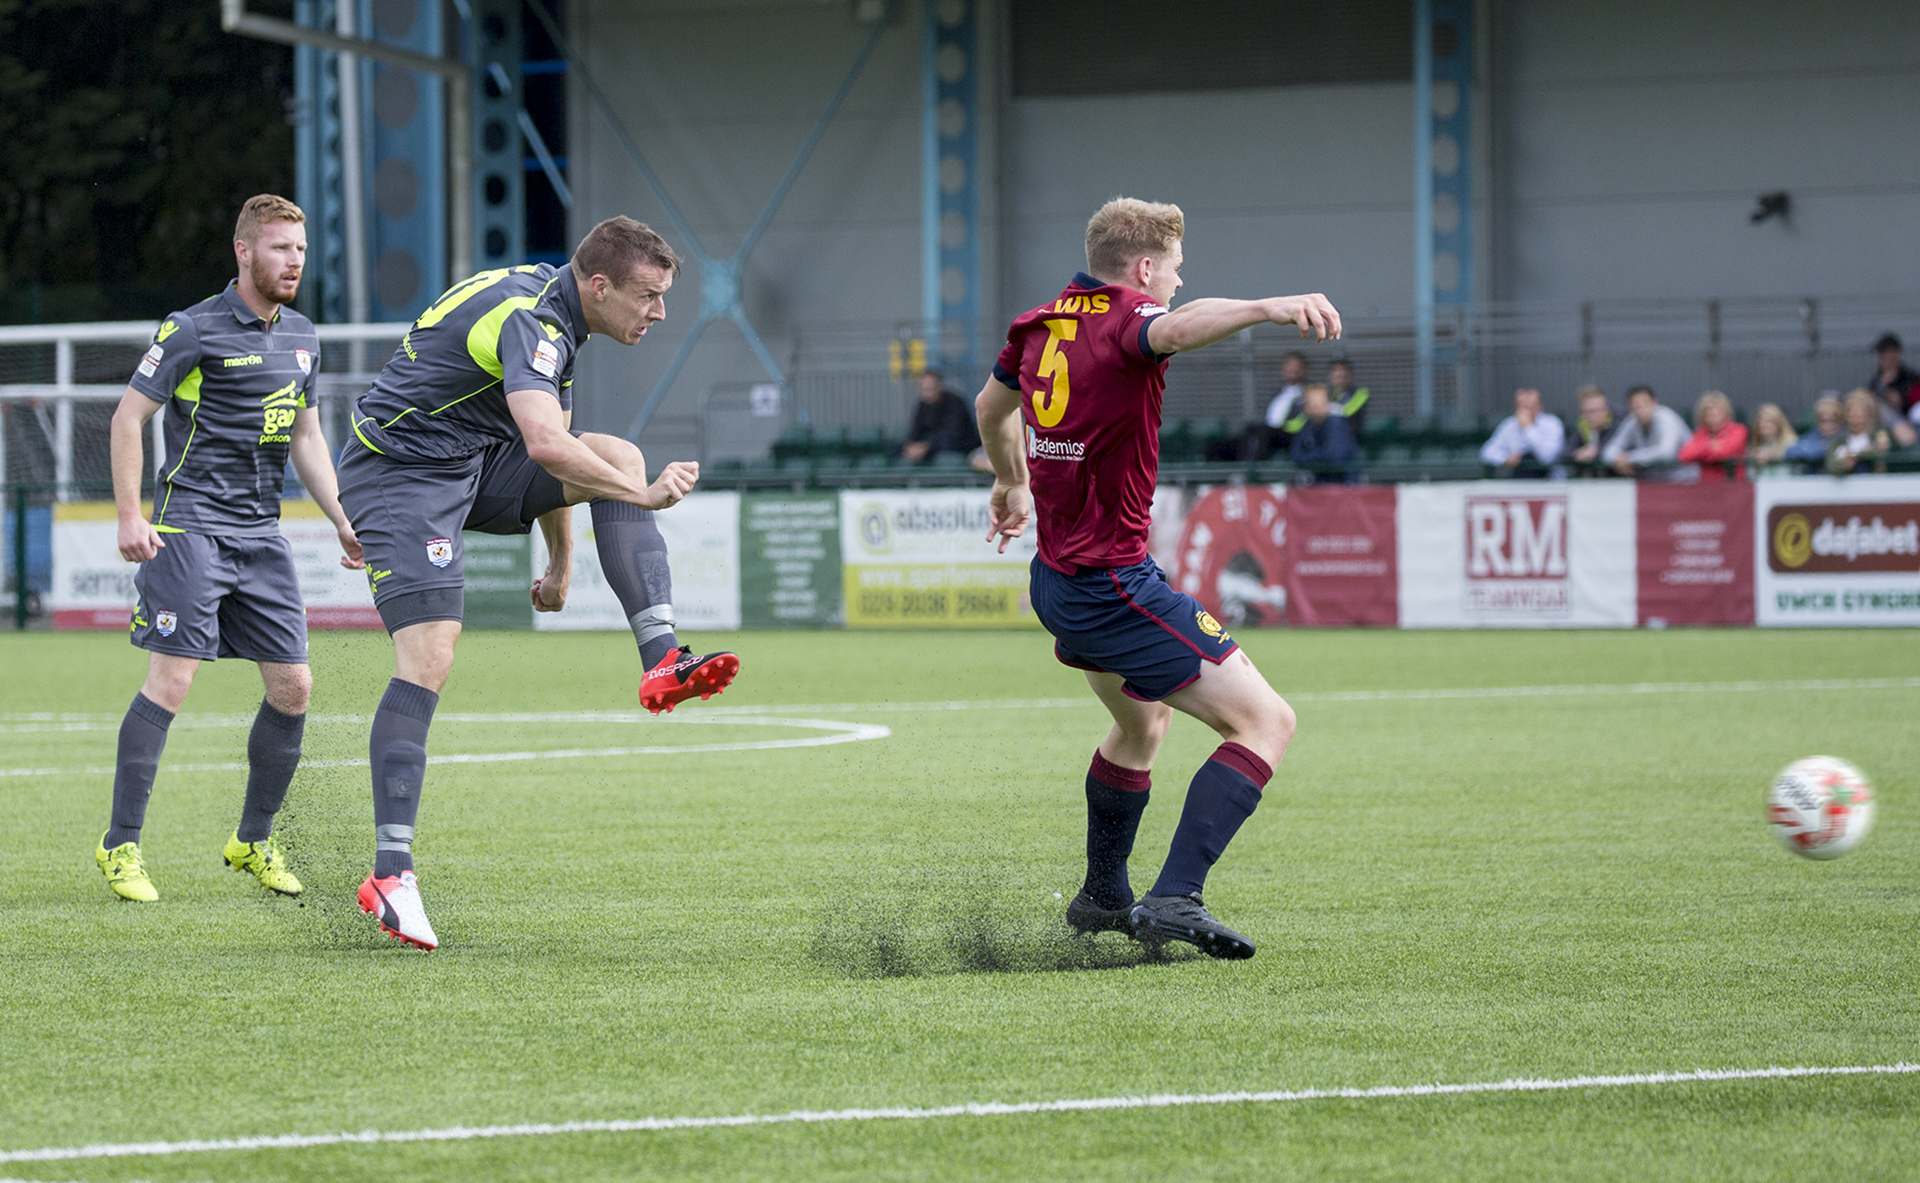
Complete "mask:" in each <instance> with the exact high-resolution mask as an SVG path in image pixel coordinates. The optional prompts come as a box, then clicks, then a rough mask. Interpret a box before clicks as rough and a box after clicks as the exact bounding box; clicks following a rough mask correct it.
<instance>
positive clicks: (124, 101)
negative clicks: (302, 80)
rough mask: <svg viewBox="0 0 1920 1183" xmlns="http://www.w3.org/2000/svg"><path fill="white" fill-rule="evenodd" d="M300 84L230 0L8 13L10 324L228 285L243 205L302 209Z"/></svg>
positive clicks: (117, 1)
mask: <svg viewBox="0 0 1920 1183" xmlns="http://www.w3.org/2000/svg"><path fill="white" fill-rule="evenodd" d="M292 81H293V55H292V51H291V49H289V48H288V47H286V46H283V45H274V44H269V43H267V42H262V41H257V40H253V39H250V38H245V37H238V36H235V35H233V34H230V33H226V32H224V31H222V30H221V28H220V13H219V5H218V4H217V3H216V0H0V177H3V178H4V181H0V293H4V296H3V297H0V319H9V320H23V319H45V320H57V319H58V320H64V319H74V318H80V319H94V318H110V319H120V318H127V317H144V316H157V315H159V314H161V313H164V312H166V311H167V310H168V309H169V308H171V307H175V306H177V305H178V304H179V303H181V302H184V298H185V297H187V296H191V298H193V299H198V298H200V297H201V296H205V295H207V294H210V293H211V292H213V291H216V290H218V289H219V288H220V287H221V286H222V285H223V284H225V282H226V281H227V279H228V278H229V277H231V276H232V274H233V248H232V246H231V242H232V231H233V220H234V217H235V215H236V213H237V212H238V210H239V207H240V205H241V203H242V202H244V201H245V200H246V199H247V198H248V197H250V196H252V195H253V194H255V193H262V192H276V193H282V194H285V195H287V196H292V190H293V185H294V176H293V169H294V164H293V129H292V127H291V126H289V124H288V118H287V113H288V105H289V100H290V98H291V95H292V89H293V86H292ZM32 305H37V306H38V307H30V306H32ZM35 313H38V315H35Z"/></svg>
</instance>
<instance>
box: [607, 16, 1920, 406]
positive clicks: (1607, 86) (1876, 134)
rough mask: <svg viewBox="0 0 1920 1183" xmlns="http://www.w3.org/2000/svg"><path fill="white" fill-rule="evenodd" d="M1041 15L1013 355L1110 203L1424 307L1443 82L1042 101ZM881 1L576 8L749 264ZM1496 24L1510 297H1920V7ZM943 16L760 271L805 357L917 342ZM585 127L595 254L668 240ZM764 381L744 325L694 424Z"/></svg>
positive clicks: (1487, 89) (664, 353) (1000, 68)
mask: <svg viewBox="0 0 1920 1183" xmlns="http://www.w3.org/2000/svg"><path fill="white" fill-rule="evenodd" d="M1015 2H1017V0H987V2H985V3H984V4H983V5H982V7H981V22H982V23H981V38H980V40H981V46H982V54H981V57H982V60H981V62H980V70H981V75H980V77H981V96H982V101H981V112H980V120H981V127H980V130H981V148H980V157H981V194H982V217H981V230H982V238H983V243H984V248H985V249H984V251H983V273H982V276H981V280H982V289H983V306H984V307H985V308H986V309H987V310H988V312H987V316H986V319H987V321H988V322H990V325H989V330H988V336H989V337H991V336H992V335H993V332H994V329H993V328H992V324H993V323H994V322H997V323H1004V322H1005V320H1006V319H1007V318H1008V317H1009V316H1010V315H1011V314H1012V313H1013V312H1015V311H1017V310H1018V309H1020V308H1022V307H1025V306H1028V305H1030V304H1032V303H1034V302H1037V301H1038V300H1040V299H1042V298H1044V297H1047V296H1050V295H1051V294H1052V293H1053V292H1054V291H1056V290H1057V289H1058V286H1059V284H1060V283H1061V282H1062V280H1063V278H1064V277H1065V275H1067V274H1069V273H1070V272H1071V271H1072V269H1073V268H1074V267H1075V266H1077V265H1078V263H1079V238H1080V232H1081V228H1082V226H1083V225H1084V219H1085V217H1086V216H1087V214H1088V212H1090V211H1091V209H1092V208H1093V207H1094V206H1095V205H1096V204H1098V202H1100V201H1101V200H1103V199H1104V198H1106V197H1108V196H1111V195H1113V194H1115V193H1120V192H1125V193H1132V194H1137V195H1141V196H1147V197H1152V198H1158V199H1163V200H1171V201H1176V202H1179V203H1180V204H1181V205H1182V206H1184V207H1185V208H1186V209H1187V210H1188V211H1189V213H1190V215H1191V229H1190V231H1189V238H1188V243H1187V257H1188V259H1189V264H1188V267H1187V270H1186V278H1187V289H1186V291H1187V293H1188V294H1200V293H1220V294H1238V295H1252V294H1259V293H1265V292H1269V291H1272V290H1274V289H1276V288H1279V289H1288V290H1294V289H1308V288H1317V289H1320V290H1324V291H1326V292H1328V293H1329V294H1331V295H1333V296H1335V297H1336V299H1337V300H1338V301H1340V302H1341V303H1343V304H1344V305H1346V306H1348V307H1351V308H1355V309H1359V310H1365V309H1367V308H1375V309H1380V310H1389V311H1390V310H1394V309H1402V310H1404V309H1405V308H1407V307H1409V306H1410V305H1411V303H1412V291H1411V289H1412V285H1413V273H1414V272H1413V233H1412V227H1411V224H1410V223H1411V218H1412V209H1413V202H1412V133H1411V123H1412V113H1411V111H1412V91H1411V83H1410V82H1409V81H1392V80H1380V79H1378V78H1374V79H1371V80H1361V81H1347V82H1342V81H1339V80H1338V79H1337V78H1334V79H1331V80H1330V79H1329V78H1327V77H1325V76H1321V77H1317V78H1316V79H1315V80H1314V81H1312V82H1310V83H1309V84H1303V85H1290V86H1289V85H1281V86H1254V87H1245V86H1239V87H1236V88H1234V89H1216V90H1207V89H1184V88H1183V89H1178V90H1172V91H1165V92H1162V91H1152V92H1139V93H1131V94H1081V95H1073V94H1028V95H1024V96H1016V95H1015V94H1014V86H1013V78H1012V74H1013V68H1012V66H1013V63H1014V61H1015V55H1013V54H1012V53H1011V52H1010V51H1009V46H1008V39H1009V30H1010V28H1011V27H1012V26H1013V25H1015V24H1016V23H1018V22H1017V21H1016V20H1015V19H1014V18H1015V16H1016V14H1015V13H1014V12H1013V10H1012V4H1013V3H1015ZM858 7H860V6H859V5H856V4H854V3H852V2H851V0H574V2H573V3H572V4H571V6H570V8H569V22H570V28H571V30H572V32H573V35H574V36H575V38H576V40H577V43H578V44H579V45H580V46H581V47H582V48H583V49H584V52H585V54H586V58H587V62H588V64H589V65H590V67H591V68H592V70H593V71H594V73H595V75H596V76H597V77H598V79H599V80H600V82H601V84H602V86H603V87H604V88H605V89H606V91H607V92H608V94H609V95H610V97H611V98H612V100H613V102H614V105H615V107H616V109H617V110H618V111H619V113H620V116H621V118H622V119H623V120H625V121H626V123H627V126H628V128H629V129H630V130H631V131H632V133H633V135H634V137H635V139H636V141H637V142H638V143H639V144H640V145H641V147H642V148H643V150H644V151H645V152H646V153H647V154H648V156H649V158H650V160H651V163H652V164H653V166H654V167H655V169H656V170H657V171H658V173H659V175H660V176H661V178H662V180H663V182H664V184H665V186H666V188H667V189H668V190H669V191H670V192H671V193H672V194H673V196H674V198H675V200H676V201H677V202H678V203H679V204H680V205H681V207H682V209H683V210H684V211H685V212H686V215H687V217H688V219H689V220H690V221H691V223H692V225H693V229H694V231H695V232H696V233H697V235H698V236H699V237H700V238H701V240H702V241H703V243H704V245H705V246H706V248H707V249H708V250H709V251H711V252H713V253H715V254H720V255H726V254H730V253H731V252H732V250H733V248H734V246H735V244H736V243H737V242H738V241H739V240H740V238H741V236H742V234H743V233H744V232H745V231H746V229H747V227H748V226H749V224H750V223H751V222H752V220H753V218H754V216H755V215H756V214H757V213H758V211H759V209H760V206H761V203H762V202H763V201H764V199H765V198H766V196H767V194H768V192H769V191H770V190H771V189H772V188H773V186H774V184H775V183H776V181H777V180H778V178H779V176H780V174H781V173H782V172H783V171H784V170H785V168H786V167H787V165H788V163H789V161H790V160H791V158H792V155H793V152H794V150H795V149H797V147H798V146H799V144H800V142H801V141H802V139H803V138H804V137H805V135H806V133H807V131H808V129H809V128H810V127H811V125H812V123H813V121H814V119H815V118H816V117H817V115H818V114H819V112H820V110H821V108H822V106H823V105H824V103H825V101H826V99H827V97H828V96H829V95H830V94H831V93H832V91H833V89H834V88H835V86H836V85H838V83H839V81H840V79H841V78H842V77H843V76H844V74H845V72H846V69H847V67H848V65H849V64H850V63H851V61H852V60H853V57H854V55H855V54H856V53H857V52H858V50H859V48H860V46H861V45H862V44H863V43H864V41H865V39H866V36H867V34H868V33H869V31H870V28H871V26H869V25H865V24H862V23H860V22H859V21H858V20H857V19H856V17H855V10H856V9H857V8H858ZM1216 7H1219V8H1225V7H1231V6H1226V5H1222V6H1212V5H1208V6H1201V5H1194V6H1167V7H1166V8H1165V10H1166V11H1168V12H1169V13H1171V12H1173V11H1175V10H1178V11H1180V12H1181V13H1183V14H1184V16H1185V17H1186V18H1187V19H1189V20H1192V19H1198V14H1200V13H1202V12H1205V11H1207V10H1209V9H1214V8H1216ZM1409 7H1410V3H1409ZM1478 14H1479V19H1478V21H1477V24H1478V26H1479V32H1478V38H1477V44H1478V50H1479V53H1478V58H1479V62H1480V74H1481V83H1480V85H1479V87H1478V89H1477V91H1476V96H1475V97H1476V99H1477V100H1478V104H1479V106H1478V109H1479V111H1480V112H1481V113H1482V126H1481V127H1480V129H1478V130H1477V131H1476V144H1475V154H1474V159H1473V162H1472V163H1473V166H1474V167H1475V169H1476V177H1477V178H1479V179H1483V180H1484V181H1485V183H1484V184H1477V185H1476V190H1477V192H1479V193H1481V194H1483V195H1485V198H1486V199H1485V200H1484V201H1481V202H1479V203H1478V207H1477V208H1476V209H1475V210H1474V216H1475V218H1476V223H1475V225H1476V229H1477V233H1476V242H1477V244H1478V251H1479V257H1478V258H1477V259H1476V263H1477V264H1478V267H1477V270H1478V272H1479V275H1480V276H1481V280H1480V284H1481V288H1480V292H1479V296H1480V298H1482V299H1487V300H1497V301H1513V302H1521V303H1541V304H1558V303H1571V302H1575V301H1579V300H1584V299H1589V298H1601V299H1608V298H1617V299H1632V298H1646V299H1656V300H1657V299H1676V300H1695V299H1700V300H1704V299H1706V298H1711V297H1720V298H1726V299H1739V298H1742V297H1749V296H1793V297H1799V296H1814V297H1826V296H1843V295H1879V294H1888V293H1907V294H1911V293H1913V292H1914V291H1915V290H1916V288H1920V283H1917V282H1916V279H1915V275H1916V273H1917V272H1920V243H1917V242H1916V230H1915V227H1916V226H1920V121H1916V120H1914V119H1912V118H1911V114H1912V112H1913V111H1915V110H1916V109H1920V22H1915V21H1913V20H1911V19H1910V16H1911V9H1910V5H1907V4H1903V3H1901V0H1845V2H1841V3H1834V4H1828V5H1822V6H1819V7H1818V8H1817V9H1815V8H1808V7H1806V6H1803V5H1795V4H1791V3H1788V2H1787V0H1756V2H1753V3H1733V2H1731V0H1719V2H1714V3H1700V4H1691V5H1677V4H1672V3H1656V2H1654V0H1620V2H1618V3H1613V4H1608V5H1592V4H1585V3H1575V2H1572V0H1559V2H1542V0H1532V2H1526V3H1522V2H1520V0H1481V3H1480V4H1479V7H1478ZM921 22H922V9H921V7H920V3H919V0H902V3H901V6H900V12H899V14H898V16H897V18H896V26H895V27H893V28H891V29H890V30H889V31H888V32H887V34H886V35H885V36H883V37H882V39H881V41H880V43H879V47H878V49H877V50H876V52H875V54H874V56H873V58H872V60H871V61H870V62H869V63H868V64H867V66H866V69H865V71H864V72H863V74H862V75H861V77H860V78H859V80H858V82H857V83H856V84H855V85H854V87H853V88H852V90H851V92H850V94H849V96H848V98H847V101H846V104H845V106H844V107H843V108H842V110H841V113H840V115H839V118H838V119H837V120H836V121H835V122H834V123H833V125H831V126H830V127H829V128H828V129H827V131H826V133H825V135H824V136H823V137H822V139H821V140H820V143H819V148H818V151H817V153H816V154H815V156H814V158H813V160H812V161H811V162H810V163H809V164H808V166H807V168H806V169H805V171H804V172H803V173H802V174H801V175H800V177H799V179H798V181H797V183H796V184H795V186H794V188H793V190H792V193H791V195H790V196H789V197H788V199H787V201H786V204H785V205H784V207H783V208H782V209H781V211H780V213H779V215H778V217H776V218H775V220H774V221H773V223H772V226H771V228H770V230H769V232H768V233H767V236H766V238H765V240H764V241H763V243H762V245H761V246H760V247H759V249H758V250H757V251H756V252H755V254H754V256H753V258H752V259H751V260H750V262H749V264H748V266H747V268H746V272H745V281H744V292H745V302H746V307H747V310H748V312H749V314H750V316H751V317H752V318H753V321H754V323H755V325H756V327H757V328H758V329H759V330H760V332H761V333H762V334H763V335H764V337H765V338H766V340H767V344H768V346H769V347H770V349H771V351H772V353H773V355H774V356H775V357H776V358H778V359H780V360H781V362H782V363H783V364H784V363H786V361H787V360H788V359H789V357H791V356H792V352H793V349H794V341H795V335H796V333H798V334H800V335H802V336H806V335H808V334H816V335H817V334H820V333H829V332H831V331H832V330H833V329H834V328H835V327H836V326H840V327H844V326H849V325H858V326H866V327H867V328H869V329H871V330H872V331H873V332H875V333H878V334H882V335H883V334H884V333H885V332H886V329H887V326H889V325H893V324H899V323H903V322H910V321H913V320H915V319H916V318H917V317H918V315H919V310H920V296H919V293H920V230H921V213H920V211H921V188H920V186H921V181H920V175H921V174H920V139H919V137H920V127H921V111H920V93H921V90H920V87H921V78H920V63H921V52H922V51H921V33H920V30H921V28H922V24H921ZM1263 27H1264V26H1263ZM1196 69H1200V70H1201V71H1202V72H1203V73H1204V67H1196ZM1322 73H1323V75H1324V73H1325V72H1322ZM1238 81H1241V82H1244V81H1245V79H1244V78H1240V79H1238ZM569 111H570V118H571V120H572V122H573V126H572V129H571V130H572V137H571V143H572V145H573V146H574V150H573V153H572V161H571V168H572V175H573V177H574V179H575V186H576V189H577V191H578V193H579V194H580V201H579V203H578V204H577V205H576V207H575V210H574V217H575V219H576V225H575V227H574V231H575V234H576V235H577V234H578V233H579V232H581V231H583V230H584V229H585V228H586V227H587V226H589V225H591V224H592V222H594V221H596V220H598V219H599V218H602V217H606V216H608V215H610V214H613V213H630V214H633V215H635V216H637V217H640V218H642V219H645V220H648V221H650V222H654V223H656V224H662V223H664V221H665V219H664V217H663V215H662V213H661V210H660V209H659V207H658V205H657V204H656V202H655V201H654V200H653V198H652V197H651V195H650V194H649V193H648V191H647V189H646V187H645V186H644V184H643V183H642V181H641V180H640V178H639V176H638V174H637V173H636V171H635V169H634V167H633V165H632V164H631V163H630V162H629V161H628V160H627V158H626V156H625V154H624V152H623V150H622V149H621V147H620V145H619V142H618V140H617V138H616V136H615V134H614V133H613V131H612V129H611V128H610V127H609V126H608V124H607V123H606V122H605V120H603V119H602V118H601V116H600V115H599V114H598V113H597V112H596V111H594V110H593V108H592V106H591V104H590V103H589V102H588V101H587V98H586V96H585V95H584V94H583V93H581V92H580V90H579V83H578V81H577V80H576V81H575V82H574V93H573V95H572V97H571V99H570V102H569ZM1776 190H1785V191H1787V192H1789V193H1790V194H1791V196H1792V202H1793V205H1792V213H1791V217H1790V219H1789V220H1788V221H1786V222H1780V221H1778V220H1776V221H1773V222H1769V223H1766V224H1762V225H1751V224H1749V223H1748V220H1747V214H1748V211H1749V210H1750V209H1752V208H1753V206H1754V201H1755V198H1756V196H1757V195H1758V194H1760V193H1762V192H1771V191H1776ZM675 237H676V239H677V236H675ZM676 245H684V244H681V243H679V242H677V241H676ZM699 289H700V284H699V276H698V274H697V269H694V268H690V269H689V272H688V274H686V275H685V276H684V277H683V278H682V280H681V282H680V284H679V285H678V286H677V287H676V289H675V291H674V293H673V296H672V297H671V298H670V317H669V320H668V322H667V323H666V324H665V325H664V326H662V327H661V328H660V329H659V330H657V335H651V336H650V337H649V338H648V341H647V343H646V344H644V345H643V346H641V347H639V348H638V349H636V350H633V351H625V350H619V349H613V348H608V347H606V346H599V347H596V348H592V349H589V350H588V351H587V354H586V356H585V359H584V360H583V363H582V370H581V383H580V387H579V404H580V414H579V420H580V422H581V425H583V426H588V427H592V428H596V429H599V430H611V431H616V432H617V431H624V430H625V428H626V426H627V423H628V422H629V420H630V419H631V416H632V413H633V410H634V409H635V408H636V407H637V404H638V402H639V401H640V400H643V399H644V398H645V396H646V395H647V393H648V392H650V391H651V390H652V389H653V386H654V384H655V382H656V380H657V379H658V377H659V375H660V374H661V372H662V371H663V370H664V368H665V367H666V365H667V363H668V360H669V358H670V357H671V356H672V354H673V351H674V349H675V347H676V346H677V345H678V344H679V342H680V339H681V336H682V334H683V333H684V332H685V330H686V328H687V326H688V325H689V324H690V323H691V322H692V320H693V318H694V314H695V313H696V311H697V310H698V306H699V298H700V291H699ZM1886 327H1888V328H1894V329H1904V330H1905V331H1909V332H1913V331H1916V330H1920V325H1913V326H1903V325H1888V326H1886ZM1866 344H1867V342H1866V341H1864V340H1863V341H1861V342H1860V343H1859V345H1860V349H1861V353H1860V357H1861V361H1862V363H1863V365H1862V376H1864V369H1865V366H1864V363H1865V361H1866V360H1867V359H1866V355H1865V346H1866ZM1849 347H1850V345H1849ZM761 377H762V373H761V368H760V366H759V364H758V363H757V362H756V361H755V359H754V356H753V354H752V353H751V352H750V351H749V350H748V349H747V347H746V345H745V344H744V342H743V341H742V339H741V336H740V334H739V333H738V332H737V331H736V330H735V329H734V328H732V327H731V326H730V325H726V324H721V325H717V326H715V327H713V328H711V329H709V330H708V332H707V334H706V336H705V338H704V339H703V340H702V341H701V343H700V345H699V346H698V348H697V349H696V350H695V351H694V352H693V354H692V356H691V358H690V360H689V362H688V364H687V367H686V369H685V371H684V372H683V373H682V374H681V376H680V378H679V379H678V381H677V382H676V384H675V386H674V388H673V391H672V393H671V394H670V396H669V397H668V399H667V400H666V402H665V404H664V405H663V406H662V408H661V416H662V422H663V423H668V422H671V421H672V420H674V419H675V418H676V417H678V418H679V420H681V421H682V422H684V421H686V420H687V419H688V418H690V417H691V416H692V414H693V413H694V412H695V411H696V410H697V407H698V402H699V399H700V396H701V394H702V393H703V392H705V391H706V390H707V389H708V388H710V387H711V386H713V385H714V384H716V383H727V382H735V383H737V382H750V381H755V380H760V379H761ZM1618 377H1619V378H1621V379H1623V378H1624V375H1621V376H1618ZM1674 393H1675V394H1676V395H1678V396H1681V397H1687V398H1689V399H1690V395H1691V393H1692V392H1690V391H1675V392H1674ZM643 442H645V441H644V440H643Z"/></svg>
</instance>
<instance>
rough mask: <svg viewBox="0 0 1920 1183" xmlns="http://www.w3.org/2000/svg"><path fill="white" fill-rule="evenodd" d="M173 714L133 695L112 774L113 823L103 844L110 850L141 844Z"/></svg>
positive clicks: (122, 727) (124, 720)
mask: <svg viewBox="0 0 1920 1183" xmlns="http://www.w3.org/2000/svg"><path fill="white" fill-rule="evenodd" d="M172 723H173V712H172V711H169V710H164V709H162V708H161V707H160V706H159V705H158V704H157V703H155V702H154V701H153V700H152V699H150V698H148V697H147V696H146V695H144V694H136V695H134V696H133V705H132V706H130V707H128V708H127V717H126V718H125V719H123V720H121V723H120V752H119V757H118V759H117V760H116V761H115V763H114V773H113V824H112V825H111V826H110V827H109V828H108V829H107V836H106V838H105V839H104V840H103V844H104V845H105V846H106V848H107V849H108V850H112V849H113V848H114V847H116V846H119V845H120V844H121V843H123V842H138V841H140V827H141V826H142V825H144V824H145V823H146V820H147V798H148V797H151V796H152V795H153V777H154V774H155V773H156V772H158V771H159V770H160V753H161V752H162V751H164V750H166V746H167V728H168V727H169V726H170V725H171V724H172Z"/></svg>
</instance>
